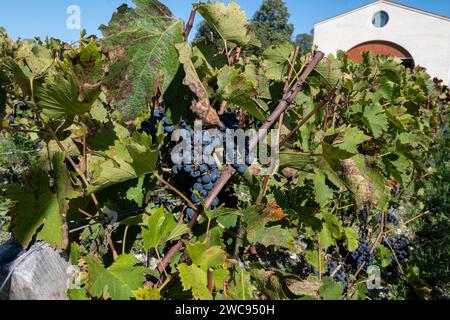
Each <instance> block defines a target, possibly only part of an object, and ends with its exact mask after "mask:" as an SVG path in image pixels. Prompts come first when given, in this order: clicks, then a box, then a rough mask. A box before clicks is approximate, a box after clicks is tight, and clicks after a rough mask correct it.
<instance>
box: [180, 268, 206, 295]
mask: <svg viewBox="0 0 450 320" xmlns="http://www.w3.org/2000/svg"><path fill="white" fill-rule="evenodd" d="M178 270H179V271H180V278H181V283H182V284H183V290H184V291H188V290H191V291H192V295H193V296H194V298H195V299H197V300H212V299H213V297H212V295H211V293H210V292H209V290H208V275H207V272H206V271H205V270H202V269H201V268H200V267H199V266H196V265H190V266H188V265H187V264H185V263H182V264H180V265H179V266H178Z"/></svg>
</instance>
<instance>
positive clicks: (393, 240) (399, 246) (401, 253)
mask: <svg viewBox="0 0 450 320" xmlns="http://www.w3.org/2000/svg"><path fill="white" fill-rule="evenodd" d="M386 243H387V244H388V246H390V247H391V248H392V250H393V251H394V252H395V255H396V257H397V259H398V262H403V261H405V260H407V259H408V258H409V247H410V245H411V241H410V240H409V239H408V237H406V236H404V235H396V236H393V237H389V238H388V239H386Z"/></svg>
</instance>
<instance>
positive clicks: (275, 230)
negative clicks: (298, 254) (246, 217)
mask: <svg viewBox="0 0 450 320" xmlns="http://www.w3.org/2000/svg"><path fill="white" fill-rule="evenodd" d="M247 239H248V240H249V241H250V242H251V243H260V244H262V245H264V246H266V247H269V246H278V247H283V248H286V249H289V250H292V251H297V248H296V245H295V239H294V237H293V230H290V229H284V228H282V227H281V226H279V225H278V226H273V227H265V226H264V225H263V224H257V225H254V226H252V227H250V228H248V229H247Z"/></svg>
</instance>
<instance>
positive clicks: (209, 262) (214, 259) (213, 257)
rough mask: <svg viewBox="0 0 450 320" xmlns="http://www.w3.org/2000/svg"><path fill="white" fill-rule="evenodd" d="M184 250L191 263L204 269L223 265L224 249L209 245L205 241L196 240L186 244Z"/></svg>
mask: <svg viewBox="0 0 450 320" xmlns="http://www.w3.org/2000/svg"><path fill="white" fill-rule="evenodd" d="M186 250H187V253H188V254H189V258H191V260H192V263H194V264H196V265H198V266H199V267H200V268H201V269H203V270H205V271H207V270H208V269H209V268H216V267H220V266H224V265H225V259H226V254H225V251H224V250H223V249H221V248H220V247H218V246H213V247H209V246H208V244H207V243H204V242H196V243H194V244H187V246H186Z"/></svg>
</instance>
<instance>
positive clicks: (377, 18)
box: [372, 11, 389, 28]
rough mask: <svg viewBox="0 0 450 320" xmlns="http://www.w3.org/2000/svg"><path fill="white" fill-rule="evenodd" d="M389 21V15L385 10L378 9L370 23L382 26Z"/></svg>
mask: <svg viewBox="0 0 450 320" xmlns="http://www.w3.org/2000/svg"><path fill="white" fill-rule="evenodd" d="M388 22H389V15H388V13H387V12H386V11H378V12H376V13H375V14H374V15H373V18H372V24H373V25H374V26H375V27H377V28H383V27H384V26H385V25H387V24H388Z"/></svg>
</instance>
